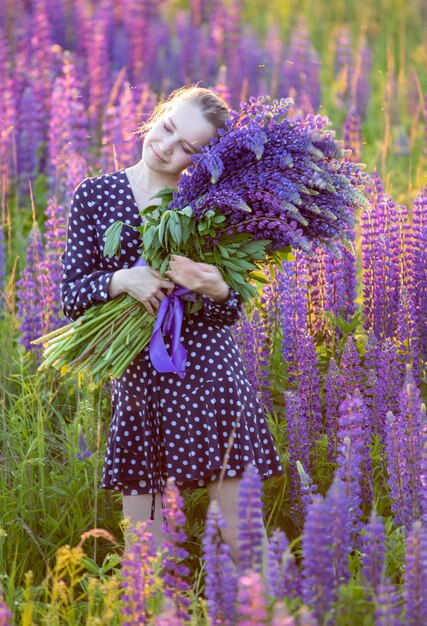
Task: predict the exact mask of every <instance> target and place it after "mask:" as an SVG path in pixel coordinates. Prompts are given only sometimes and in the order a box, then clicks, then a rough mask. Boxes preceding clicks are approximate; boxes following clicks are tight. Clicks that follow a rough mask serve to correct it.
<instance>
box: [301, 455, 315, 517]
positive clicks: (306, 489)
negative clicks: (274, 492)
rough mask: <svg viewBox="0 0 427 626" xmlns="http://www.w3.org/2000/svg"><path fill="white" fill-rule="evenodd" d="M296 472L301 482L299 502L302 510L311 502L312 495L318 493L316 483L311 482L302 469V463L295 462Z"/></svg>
mask: <svg viewBox="0 0 427 626" xmlns="http://www.w3.org/2000/svg"><path fill="white" fill-rule="evenodd" d="M296 465H297V470H298V474H299V479H300V481H301V502H302V505H303V507H304V510H305V509H306V508H307V506H308V505H309V504H311V503H312V502H313V495H314V494H315V493H316V492H317V491H318V487H317V485H316V483H315V482H314V481H313V479H312V478H311V476H310V475H309V474H308V472H307V471H306V470H305V469H304V467H303V465H302V463H301V462H300V461H297V463H296Z"/></svg>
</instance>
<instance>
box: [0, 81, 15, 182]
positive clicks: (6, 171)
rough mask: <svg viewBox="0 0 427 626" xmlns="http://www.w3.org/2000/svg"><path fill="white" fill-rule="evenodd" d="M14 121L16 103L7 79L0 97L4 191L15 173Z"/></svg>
mask: <svg viewBox="0 0 427 626" xmlns="http://www.w3.org/2000/svg"><path fill="white" fill-rule="evenodd" d="M16 122H17V113H16V104H15V99H14V94H13V90H12V84H11V82H10V81H9V84H8V83H6V85H2V97H1V98H0V181H1V185H2V188H3V189H4V190H5V191H8V190H9V186H10V181H11V180H12V179H13V177H14V174H15V165H14V158H13V151H14V146H15V145H16V136H15V135H16V126H17V123H16Z"/></svg>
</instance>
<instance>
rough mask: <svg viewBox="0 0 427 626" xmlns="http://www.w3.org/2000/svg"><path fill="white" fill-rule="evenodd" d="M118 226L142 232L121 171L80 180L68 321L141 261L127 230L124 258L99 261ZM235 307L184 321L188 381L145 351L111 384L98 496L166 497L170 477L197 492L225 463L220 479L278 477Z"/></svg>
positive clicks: (206, 306)
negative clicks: (249, 470)
mask: <svg viewBox="0 0 427 626" xmlns="http://www.w3.org/2000/svg"><path fill="white" fill-rule="evenodd" d="M116 219H121V220H122V221H123V222H125V224H129V225H130V226H139V225H140V224H141V219H140V216H139V213H138V207H137V205H136V203H135V199H134V197H133V194H132V190H131V188H130V185H129V181H128V179H127V176H126V174H125V172H124V171H123V170H122V171H119V172H115V173H113V174H105V175H102V176H100V177H97V178H89V179H86V180H84V181H83V182H82V183H81V184H80V185H79V187H78V188H77V189H76V191H75V193H74V197H73V203H72V207H71V212H70V217H69V226H68V242H67V250H66V252H65V253H64V255H63V256H62V257H61V260H62V262H63V268H64V275H63V283H62V299H63V309H64V314H65V315H66V316H67V317H69V318H71V319H76V318H77V317H79V316H80V315H81V314H82V313H83V312H84V311H85V310H86V309H87V308H88V307H90V306H92V305H93V304H96V303H98V302H105V301H107V300H109V299H110V298H109V295H108V284H109V280H110V279H111V276H112V274H113V272H114V271H115V270H117V269H120V268H122V267H130V266H132V265H133V264H134V263H135V261H136V259H137V258H138V256H139V240H138V238H137V234H136V232H135V231H134V230H133V229H132V228H123V230H122V235H121V249H122V254H121V255H120V257H117V256H115V257H114V258H111V259H108V258H105V257H104V256H103V254H102V250H103V234H104V232H105V230H106V228H107V227H108V226H109V224H110V223H112V222H113V221H115V220H116ZM240 307H241V301H240V296H239V294H238V293H237V292H235V291H233V290H232V289H230V295H229V298H228V300H227V301H226V302H224V303H217V302H214V301H213V300H211V299H210V298H208V297H206V296H204V297H203V308H202V309H201V310H200V311H199V312H197V313H196V314H194V315H192V316H191V317H190V318H186V317H185V318H184V320H183V327H182V336H181V341H182V342H183V344H184V345H185V347H186V349H187V359H188V360H187V364H186V375H185V378H184V379H181V378H180V377H179V376H178V375H177V374H173V373H171V374H159V373H158V372H157V371H156V370H155V369H154V368H153V366H152V364H151V361H150V358H149V352H148V350H149V349H148V347H147V348H146V349H145V350H143V351H142V352H141V353H140V354H139V355H138V356H137V357H136V359H135V360H134V361H133V363H132V364H131V365H130V366H129V367H128V369H127V370H126V371H125V372H124V374H123V376H122V377H121V378H120V379H118V380H114V381H111V385H112V392H113V393H112V416H111V424H110V431H109V436H108V441H107V450H106V454H105V460H104V467H103V474H102V480H101V487H103V488H107V489H113V490H116V491H122V493H123V494H126V495H136V494H141V493H156V492H158V491H160V492H162V491H163V489H164V485H165V484H166V480H167V478H168V477H169V476H173V477H175V480H176V484H177V485H178V486H179V487H180V488H184V487H189V488H195V487H202V486H205V485H206V484H207V483H209V482H211V481H213V480H216V479H218V477H219V475H220V473H221V468H222V464H223V459H224V455H226V454H228V458H226V460H225V462H226V468H225V477H227V476H228V477H234V476H238V475H240V474H241V473H242V472H243V470H244V468H245V466H246V465H247V464H248V463H253V464H254V465H255V466H256V467H257V468H258V471H259V472H260V475H261V476H262V477H263V478H268V477H269V476H273V475H276V474H281V473H283V468H282V466H281V464H280V459H279V457H278V455H277V452H276V450H275V448H274V444H273V440H272V437H271V434H270V432H269V430H268V426H267V423H266V420H265V417H264V415H263V411H262V408H261V406H260V404H259V402H258V400H257V398H256V396H255V393H254V391H253V390H252V388H251V386H250V383H249V381H248V378H247V375H246V371H245V369H244V366H243V363H242V359H241V355H240V353H239V349H238V347H237V345H236V343H235V341H234V339H233V336H232V334H231V332H230V329H229V326H231V325H232V324H234V323H235V322H236V321H237V319H238V316H239V314H240ZM166 347H167V348H169V344H168V343H167V341H166ZM230 437H231V440H230Z"/></svg>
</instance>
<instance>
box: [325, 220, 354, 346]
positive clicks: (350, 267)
mask: <svg viewBox="0 0 427 626" xmlns="http://www.w3.org/2000/svg"><path fill="white" fill-rule="evenodd" d="M346 237H347V240H348V241H349V242H350V243H351V244H352V245H353V248H354V244H355V238H356V234H355V231H354V230H351V231H347V233H346ZM337 245H338V248H339V249H340V253H341V258H336V257H335V256H334V255H333V254H331V253H330V252H329V251H328V252H326V254H325V311H328V312H330V313H332V315H334V317H339V318H341V319H342V320H344V322H347V323H349V322H350V321H351V320H352V319H353V317H354V315H355V313H356V297H357V274H356V259H355V254H353V252H351V251H349V250H347V248H345V247H344V246H343V245H342V244H341V243H338V244H337ZM333 330H334V335H335V336H334V345H336V344H337V343H338V342H339V340H340V339H341V338H342V336H343V332H342V330H341V328H340V327H339V325H338V324H335V326H334V329H333Z"/></svg>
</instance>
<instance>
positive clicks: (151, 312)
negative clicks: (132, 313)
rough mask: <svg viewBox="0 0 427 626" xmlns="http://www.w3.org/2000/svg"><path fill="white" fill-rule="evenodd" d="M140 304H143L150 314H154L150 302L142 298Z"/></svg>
mask: <svg viewBox="0 0 427 626" xmlns="http://www.w3.org/2000/svg"><path fill="white" fill-rule="evenodd" d="M142 304H143V305H144V306H145V308H146V310H147V311H148V313H149V314H150V315H155V314H156V313H155V311H154V310H153V307H152V306H151V304H150V303H149V302H148V300H143V301H142Z"/></svg>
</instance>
